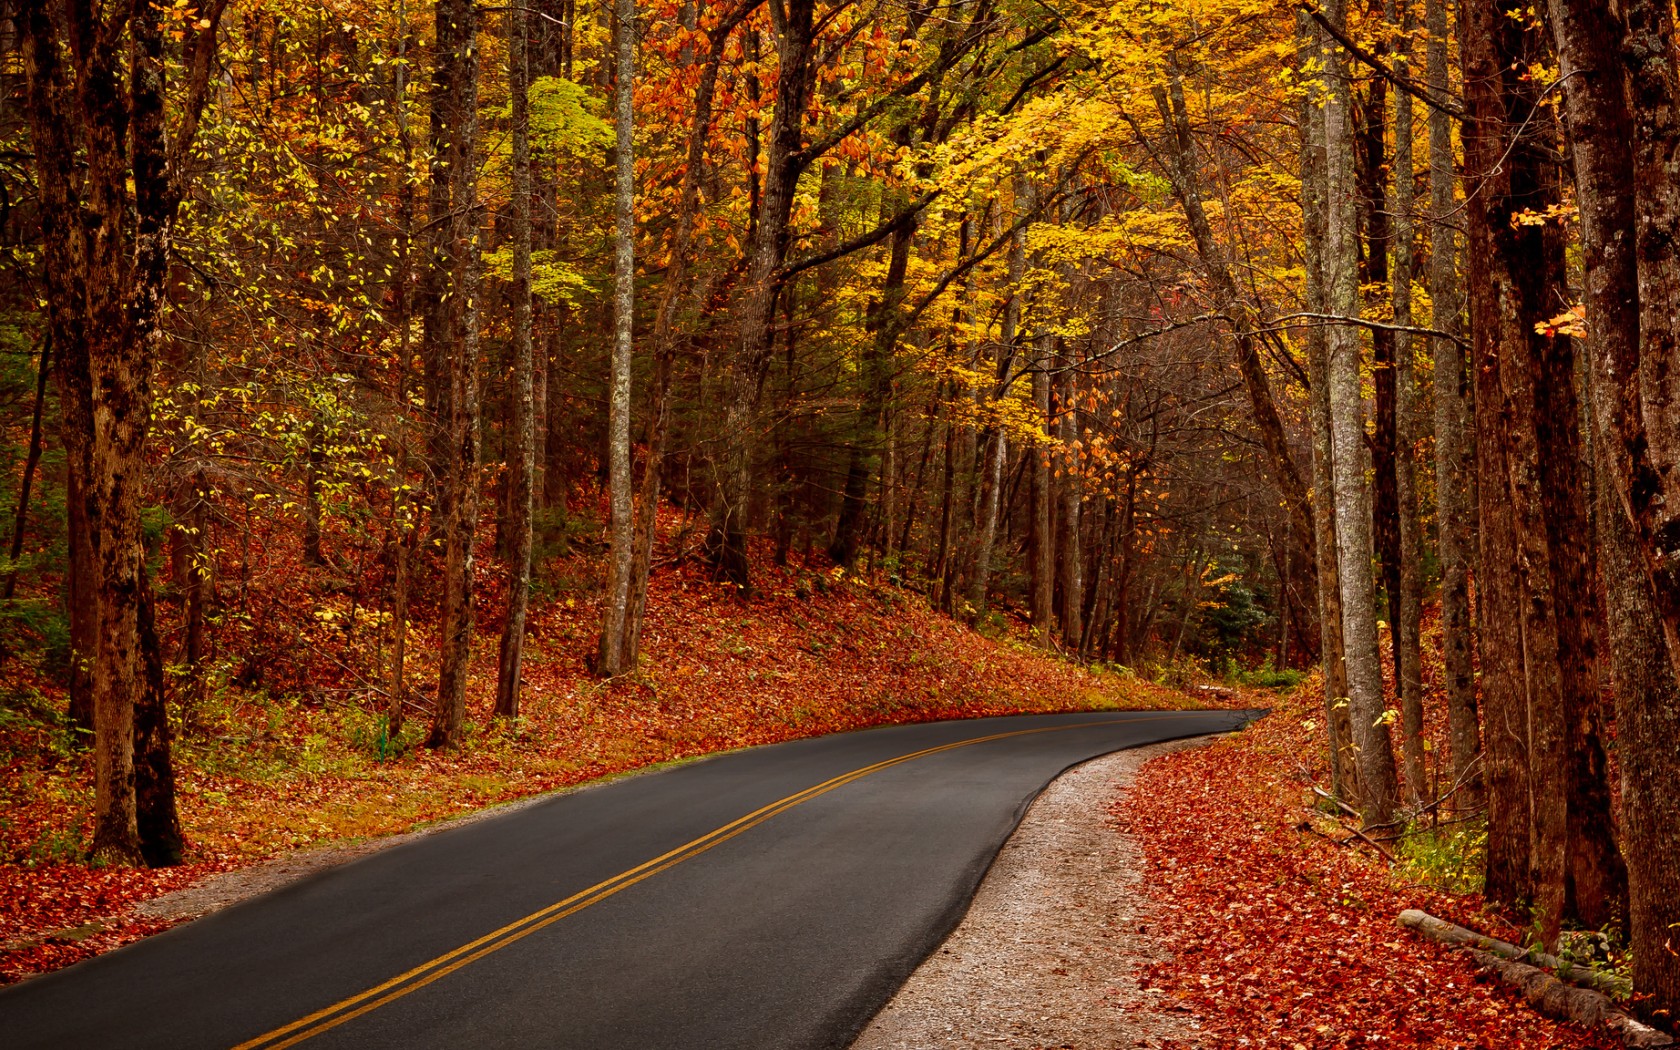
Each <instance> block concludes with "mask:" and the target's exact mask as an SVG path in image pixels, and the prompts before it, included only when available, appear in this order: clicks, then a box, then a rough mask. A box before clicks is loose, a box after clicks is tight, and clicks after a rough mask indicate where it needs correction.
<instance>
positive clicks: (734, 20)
mask: <svg viewBox="0 0 1680 1050" xmlns="http://www.w3.org/2000/svg"><path fill="white" fill-rule="evenodd" d="M756 6H757V5H756V3H754V0H742V3H741V4H740V5H739V6H738V7H737V8H735V10H734V11H733V12H731V14H730V15H729V16H728V17H727V18H725V19H724V20H723V21H722V22H720V23H719V24H718V26H717V27H716V28H715V29H713V30H712V31H711V34H710V49H709V50H708V52H707V54H706V60H705V66H704V67H703V68H702V69H701V72H700V84H699V86H698V87H697V88H696V90H695V95H694V121H693V124H692V125H691V126H690V128H689V134H688V163H687V164H686V165H684V167H683V177H682V184H681V186H680V187H679V189H678V194H677V214H676V228H675V231H674V233H673V234H672V238H671V261H670V265H669V267H668V269H667V271H666V275H665V283H664V285H663V287H662V289H661V291H660V296H659V306H658V308H657V310H656V312H655V314H654V321H653V384H652V386H653V389H652V392H651V393H652V403H651V405H650V408H649V412H648V439H647V463H646V465H645V466H644V467H643V470H642V486H641V493H640V496H639V499H638V502H637V511H636V523H635V528H636V534H635V551H634V553H633V555H632V557H631V561H630V587H629V604H628V607H627V609H626V610H625V615H624V644H623V659H624V660H625V662H626V663H627V664H628V665H629V666H632V667H633V666H635V664H636V661H637V660H638V659H639V657H640V654H641V648H642V622H643V620H644V619H645V618H646V616H647V597H648V579H649V577H650V575H651V574H652V569H653V541H654V538H655V535H656V534H657V532H658V522H659V499H660V495H659V491H660V485H661V483H662V479H663V474H664V466H665V439H666V434H667V433H668V431H669V429H670V416H671V404H670V402H671V383H672V379H673V371H674V368H675V358H676V331H677V313H678V311H679V310H681V309H682V306H683V303H684V302H685V301H686V300H685V298H684V297H685V296H692V295H693V294H694V293H693V292H692V291H691V290H690V289H689V288H688V287H687V283H688V282H687V280H686V278H687V275H688V265H689V259H688V256H689V253H690V248H691V245H692V243H693V239H694V218H695V215H696V213H697V212H698V210H699V201H700V176H701V171H702V169H703V167H704V162H705V159H706V142H707V140H708V137H709V133H710V130H711V124H712V104H713V99H714V98H715V97H716V90H717V78H718V68H719V65H720V64H721V62H722V59H723V49H724V45H725V44H726V43H727V42H728V40H729V35H730V34H731V33H732V32H734V30H735V28H736V27H737V26H739V25H740V24H741V21H742V20H743V19H744V18H745V17H746V16H747V14H748V13H749V12H751V11H752V10H753V9H754V8H755V7H756Z"/></svg>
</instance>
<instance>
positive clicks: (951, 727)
mask: <svg viewBox="0 0 1680 1050" xmlns="http://www.w3.org/2000/svg"><path fill="white" fill-rule="evenodd" d="M1256 714H1257V712H1233V711H1206V712H1104V713H1094V714H1093V713H1083V714H1065V715H1031V716H1020V717H1014V718H989V719H978V720H973V721H963V722H939V723H932V724H927V725H916V726H895V727H891V728H886V729H876V730H869V731H866V732H857V733H843V734H838V735H835V736H828V737H820V738H817V739H812V740H802V741H795V742H792V743H787V744H778V745H774V746H769V747H761V748H754V749H751V750H747V751H740V752H734V753H731V754H726V755H720V756H716V757H714V758H709V759H706V760H704V761H699V762H693V763H689V764H687V765H682V766H678V767H675V768H671V769H667V770H664V771H662V772H657V773H651V774H648V775H644V776H638V777H631V778H626V779H623V780H619V781H615V782H613V783H610V784H606V785H602V786H600V787H596V788H590V789H586V790H582V791H575V792H571V793H567V794H561V795H556V796H554V797H552V798H550V799H547V800H544V801H542V802H539V803H537V804H535V805H531V806H528V807H524V808H521V809H518V810H515V811H513V812H510V813H508V814H506V815H504V816H499V817H493V818H490V819H486V820H482V821H477V822H474V823H470V824H466V825H463V826H461V827H459V828H455V829H451V830H448V831H443V832H440V833H438V834H435V835H429V836H424V837H421V838H419V839H416V840H413V841H410V842H407V843H405V844H403V845H400V846H396V847H393V848H391V849H388V850H384V851H381V852H379V853H376V854H373V855H371V856H369V857H366V858H364V859H362V860H359V861H355V862H353V863H350V864H346V865H343V866H341V867H337V868H333V869H330V870H327V871H323V872H321V873H318V874H316V875H314V876H311V877H309V878H306V879H304V880H301V881H300V882H297V883H294V884H292V885H290V886H288V887H286V888H284V889H281V890H279V891H277V892H275V893H272V894H269V895H266V896H264V897H260V898H257V899H255V900H252V901H249V902H246V903H244V904H241V905H237V906H235V907H232V908H229V909H227V910H226V911H222V912H218V913H216V914H214V915H210V916H207V917H205V918H203V919H200V920H198V921H196V922H192V923H188V924H186V925H183V926H180V927H177V928H175V929H173V930H169V931H167V932H165V933H162V934H159V935H157V936H155V937H151V938H148V939H146V940H144V941H141V942H139V943H137V944H134V945H131V946H130V947H128V948H125V949H122V950H120V951H116V952H112V953H110V954H109V955H105V956H101V957H99V958H97V959H93V960H90V961H88V962H86V963H82V964H80V965H77V966H74V967H71V968H69V969H66V970H62V971H60V972H58V973H54V974H49V975H46V976H44V977H40V978H36V979H34V980H32V981H27V982H25V983H23V984H21V985H17V986H14V987H12V988H8V989H3V990H0V1048H4V1050H23V1048H34V1047H41V1048H49V1047H50V1048H53V1050H64V1048H80V1047H89V1048H94V1047H98V1048H130V1047H132V1048H150V1047H156V1048H160V1050H163V1048H167V1050H187V1048H193V1047H214V1048H219V1050H228V1048H239V1050H280V1048H283V1047H289V1046H297V1045H305V1046H307V1047H309V1048H310V1050H329V1048H376V1047H393V1048H398V1047H400V1048H404V1050H418V1048H428V1047H438V1048H450V1050H465V1048H476V1047H484V1048H491V1047H494V1048H503V1050H505V1048H521V1047H545V1048H564V1050H617V1048H624V1050H632V1048H633V1050H718V1048H743V1050H745V1048H761V1050H793V1048H804V1047H811V1048H817V1047H844V1046H846V1045H847V1044H849V1043H850V1042H851V1040H852V1038H853V1037H854V1036H855V1035H856V1034H857V1032H858V1031H860V1030H861V1028H862V1027H863V1025H864V1024H865V1023H866V1022H867V1021H868V1020H869V1018H870V1017H871V1016H872V1015H873V1014H874V1013H875V1011H876V1010H878V1009H879V1008H880V1007H881V1006H882V1005H883V1004H884V1003H885V1002H886V1001H887V999H889V998H890V997H891V995H892V993H893V992H894V991H895V990H896V989H897V988H898V986H899V985H900V984H901V983H902V982H903V980H904V979H905V978H906V977H907V976H908V975H909V974H910V972H911V971H912V970H913V969H914V968H915V967H916V965H917V964H918V963H919V962H920V961H921V960H922V959H923V958H924V957H925V956H926V955H927V954H928V953H929V952H930V951H932V950H933V948H935V947H936V946H937V945H938V944H939V942H940V941H941V940H942V939H943V938H944V936H945V935H946V934H947V933H949V932H950V930H951V929H952V928H953V927H954V926H955V925H956V923H957V921H958V920H959V919H960V918H961V916H962V913H963V911H964V910H965V909H966V907H967V905H968V901H969V899H970V897H971V896H972V894H973V891H974V889H975V887H976V886H977V885H978V884H979V882H980V879H981V877H982V876H983V875H984V874H985V871H986V868H987V867H988V866H989V865H990V863H991V861H992V858H993V857H994V856H995V855H996V853H997V851H998V849H999V848H1000V847H1001V846H1002V844H1003V842H1004V840H1005V839H1006V838H1007V837H1008V835H1009V833H1010V831H1011V830H1013V828H1014V827H1015V824H1016V823H1017V822H1018V821H1019V820H1020V817H1021V815H1022V814H1023V813H1024V812H1025V810H1026V807H1027V806H1028V804H1030V802H1031V801H1032V799H1033V798H1034V797H1035V796H1036V795H1037V793H1038V792H1039V791H1040V790H1042V789H1043V787H1044V786H1045V785H1046V784H1047V783H1049V782H1050V781H1051V780H1052V779H1054V778H1055V777H1056V776H1057V775H1058V774H1059V773H1061V772H1062V771H1063V770H1065V769H1067V768H1068V767H1069V766H1072V765H1075V764H1077V763H1079V762H1082V761H1085V760H1087V759H1090V758H1093V757H1095V756H1097V755H1101V754H1106V753H1108V752H1110V751H1115V750H1119V749H1121V748H1126V747H1134V746H1137V745H1140V744H1147V743H1153V742H1156V741H1160V740H1168V739H1173V738H1176V737H1184V736H1192V735H1198V734H1203V733H1211V732H1221V731H1226V730H1231V729H1235V728H1238V727H1240V726H1241V725H1242V724H1244V723H1245V722H1246V721H1248V720H1249V719H1251V718H1252V717H1254V716H1255V715H1256Z"/></svg>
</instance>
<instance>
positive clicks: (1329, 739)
mask: <svg viewBox="0 0 1680 1050" xmlns="http://www.w3.org/2000/svg"><path fill="white" fill-rule="evenodd" d="M1295 26H1296V28H1295V33H1296V46H1297V54H1298V55H1299V63H1300V65H1301V67H1302V68H1307V69H1311V68H1318V67H1319V66H1320V65H1321V64H1322V62H1323V61H1324V56H1325V48H1324V44H1323V34H1322V31H1321V30H1320V29H1319V27H1318V24H1317V23H1316V22H1314V21H1313V20H1312V18H1311V16H1309V15H1308V14H1307V13H1306V12H1305V11H1301V12H1299V13H1298V14H1297V15H1296V23H1295ZM1299 119H1300V122H1301V225H1302V232H1303V234H1304V239H1305V241H1306V244H1305V249H1304V252H1303V255H1304V261H1305V263H1306V276H1307V281H1306V299H1307V309H1308V310H1309V311H1310V312H1312V313H1316V314H1327V313H1329V307H1328V305H1327V301H1326V295H1325V287H1324V262H1325V252H1326V250H1327V248H1328V240H1327V235H1326V230H1325V224H1326V222H1327V221H1328V215H1327V207H1328V201H1327V199H1326V198H1327V193H1328V186H1327V184H1326V178H1327V175H1328V172H1327V169H1326V166H1325V164H1326V161H1325V150H1324V109H1323V107H1322V106H1320V105H1319V103H1318V100H1317V99H1315V98H1313V97H1311V96H1309V95H1306V94H1305V93H1303V98H1302V102H1301V109H1300V117H1299ZM1305 340H1306V345H1307V378H1308V383H1309V386H1310V389H1309V390H1308V406H1307V412H1308V420H1309V423H1310V428H1311V435H1312V477H1313V501H1312V515H1313V537H1314V545H1313V561H1314V563H1315V568H1316V569H1317V572H1316V573H1315V576H1316V578H1317V591H1318V608H1319V620H1318V622H1319V658H1320V666H1321V667H1322V668H1323V672H1322V673H1323V680H1324V725H1325V738H1326V745H1327V747H1328V750H1329V757H1330V762H1329V765H1330V786H1331V789H1332V791H1334V792H1335V794H1336V796H1337V797H1338V798H1354V797H1357V795H1358V771H1357V768H1356V766H1355V764H1354V750H1353V719H1352V718H1351V717H1349V715H1348V705H1347V703H1346V697H1347V695H1348V690H1347V664H1346V661H1345V658H1344V652H1343V636H1342V591H1341V574H1340V573H1339V572H1338V571H1337V565H1336V502H1335V499H1334V497H1333V492H1334V488H1335V485H1334V480H1333V477H1334V458H1335V457H1334V455H1333V453H1332V448H1331V441H1330V384H1329V369H1330V351H1329V343H1328V341H1327V339H1326V335H1325V329H1323V328H1321V327H1318V326H1316V325H1315V326H1313V327H1310V328H1308V329H1307V330H1306V334H1305ZM1122 611H1124V610H1122Z"/></svg>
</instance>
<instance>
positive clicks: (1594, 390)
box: [1548, 0, 1680, 1021]
mask: <svg viewBox="0 0 1680 1050" xmlns="http://www.w3.org/2000/svg"><path fill="white" fill-rule="evenodd" d="M1548 13H1549V15H1550V18H1549V22H1550V25H1551V29H1552V35H1553V39H1554V41H1555V42H1556V46H1557V54H1558V59H1559V65H1560V72H1561V73H1562V74H1563V79H1562V84H1563V86H1564V95H1565V117H1566V124H1567V127H1568V131H1569V137H1570V145H1571V149H1570V157H1571V159H1572V160H1573V163H1574V173H1575V185H1576V198H1577V201H1578V202H1579V207H1580V217H1581V250H1582V264H1583V270H1584V273H1585V277H1586V281H1585V289H1584V290H1585V306H1586V320H1587V345H1588V350H1589V360H1590V367H1589V369H1588V372H1589V375H1590V376H1591V396H1590V398H1589V401H1590V404H1591V407H1592V412H1591V415H1592V419H1593V430H1594V434H1593V437H1594V440H1593V442H1592V444H1593V447H1594V449H1595V451H1596V454H1597V460H1598V484H1597V513H1596V515H1595V525H1596V528H1597V534H1598V542H1599V551H1600V556H1601V562H1600V575H1601V578H1602V580H1603V585H1604V593H1605V607H1606V608H1605V612H1606V618H1607V621H1608V632H1607V634H1608V641H1609V648H1610V671H1611V679H1612V681H1613V683H1614V686H1615V692H1616V698H1617V704H1616V728H1617V742H1618V745H1619V746H1618V751H1619V757H1620V766H1621V784H1622V807H1621V814H1622V822H1621V832H1622V856H1623V857H1624V858H1625V859H1626V862H1627V879H1628V904H1629V909H1628V910H1629V920H1630V921H1629V938H1630V941H1631V942H1632V948H1633V971H1634V972H1633V979H1634V980H1633V983H1634V991H1635V993H1636V995H1637V996H1639V997H1640V999H1641V1001H1642V1002H1643V1003H1644V1005H1645V1008H1646V1009H1647V1010H1649V1011H1650V1012H1651V1013H1652V1015H1653V1016H1655V1017H1657V1018H1659V1019H1667V1020H1670V1021H1672V1019H1673V1018H1674V1017H1675V1016H1680V955H1677V954H1676V953H1675V952H1674V951H1673V950H1672V947H1673V941H1672V931H1674V930H1675V929H1676V928H1677V926H1680V800H1677V797H1676V794H1675V792H1674V790H1673V785H1674V784H1675V783H1676V782H1677V781H1680V752H1677V749H1676V747H1675V740H1676V739H1680V686H1677V685H1676V677H1675V669H1674V667H1673V666H1672V665H1671V664H1670V663H1669V662H1668V660H1667V659H1665V655H1666V654H1665V649H1666V646H1665V645H1664V639H1663V632H1662V627H1661V617H1660V613H1659V612H1658V610H1657V607H1656V606H1657V602H1656V595H1655V593H1654V588H1653V584H1654V581H1653V580H1652V578H1651V576H1650V575H1649V574H1648V573H1647V572H1646V571H1643V570H1644V566H1643V564H1642V562H1643V557H1642V552H1641V551H1640V549H1639V544H1638V542H1637V540H1636V538H1635V533H1634V526H1633V522H1632V520H1631V518H1630V515H1629V513H1628V512H1629V509H1630V508H1629V505H1628V504H1627V503H1624V501H1623V496H1622V491H1621V485H1622V484H1624V483H1625V480H1626V475H1625V474H1624V473H1620V472H1619V471H1620V470H1625V469H1626V467H1625V463H1626V461H1625V460H1624V462H1623V464H1622V465H1620V466H1619V465H1618V463H1617V462H1616V461H1617V460H1618V458H1621V456H1622V455H1623V453H1625V452H1626V446H1621V449H1620V451H1618V443H1619V442H1620V441H1622V440H1624V438H1625V435H1626V429H1625V428H1626V426H1627V420H1626V418H1625V415H1624V413H1627V411H1628V407H1627V406H1629V405H1630V404H1633V403H1637V392H1636V391H1630V390H1629V389H1627V387H1628V385H1631V384H1630V383H1629V381H1630V380H1632V379H1634V378H1635V377H1637V375H1638V364H1639V363H1640V362H1639V356H1640V349H1641V338H1642V332H1641V327H1642V324H1643V323H1644V321H1645V318H1644V317H1642V316H1641V308H1642V305H1643V304H1642V300H1641V299H1640V298H1639V295H1638V292H1639V282H1640V276H1639V267H1640V262H1641V258H1642V255H1641V253H1640V252H1639V250H1638V249H1639V245H1640V240H1641V238H1640V237H1639V235H1638V233H1637V221H1638V215H1639V212H1638V209H1637V207H1636V197H1637V195H1638V193H1639V187H1638V184H1637V183H1636V175H1635V168H1634V157H1635V155H1636V154H1637V151H1635V153H1630V151H1629V150H1628V143H1629V142H1631V141H1634V136H1635V134H1636V132H1635V117H1634V114H1633V111H1632V104H1633V103H1632V98H1633V95H1632V93H1631V92H1630V91H1629V90H1628V89H1629V87H1630V86H1631V85H1633V84H1635V83H1637V82H1638V81H1637V77H1638V76H1640V75H1642V74H1643V75H1649V73H1648V72H1647V71H1643V70H1636V71H1635V74H1634V76H1633V77H1628V76H1624V73H1623V67H1622V62H1623V56H1622V55H1621V54H1619V53H1618V49H1617V47H1616V42H1617V41H1619V40H1621V39H1622V38H1623V36H1624V34H1625V31H1626V27H1625V26H1624V25H1623V24H1621V23H1620V21H1619V19H1618V18H1617V16H1616V14H1615V13H1614V11H1613V10H1612V9H1610V8H1607V7H1604V6H1601V5H1597V4H1588V3H1580V2H1577V0H1553V2H1552V3H1551V4H1550V5H1549V10H1548ZM1638 14H1640V15H1641V16H1643V18H1645V19H1647V21H1645V22H1644V23H1643V26H1644V28H1645V29H1646V30H1647V32H1648V33H1649V34H1652V35H1648V36H1647V37H1645V40H1644V43H1643V47H1644V49H1645V51H1646V54H1647V55H1649V54H1651V53H1653V52H1654V53H1655V55H1656V56H1664V55H1665V49H1664V46H1663V43H1662V42H1663V40H1664V37H1663V35H1662V34H1663V30H1664V28H1665V22H1666V19H1665V15H1666V12H1664V11H1655V10H1652V9H1651V8H1641V9H1639V11H1638ZM1668 39H1669V42H1668V44H1667V46H1666V57H1667V61H1668V62H1670V63H1671V62H1672V60H1673V51H1672V47H1673V45H1672V38H1671V37H1670V38H1668ZM1636 53H1637V52H1636ZM1660 68H1661V65H1660V63H1659V66H1658V69H1659V70H1660ZM1668 98H1669V99H1671V100H1672V98H1673V94H1672V91H1671V92H1670V93H1669V95H1668ZM1646 119H1649V118H1646ZM1647 126H1648V125H1647ZM1647 133H1648V132H1647ZM1664 323H1665V324H1666V322H1664ZM1630 366H1631V367H1630ZM1630 395H1631V396H1630ZM1629 458H1631V457H1629Z"/></svg>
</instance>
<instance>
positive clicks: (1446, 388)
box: [1424, 0, 1482, 812]
mask: <svg viewBox="0 0 1680 1050" xmlns="http://www.w3.org/2000/svg"><path fill="white" fill-rule="evenodd" d="M1425 5H1426V6H1425V14H1424V18H1425V22H1426V25H1427V28H1428V32H1429V43H1428V50H1427V55H1426V62H1427V70H1426V75H1427V77H1428V80H1429V89H1430V91H1431V93H1432V94H1434V95H1435V96H1436V97H1437V98H1445V97H1446V96H1447V93H1448V88H1449V74H1448V69H1447V37H1448V32H1449V31H1448V24H1447V22H1448V20H1447V0H1425ZM1453 166H1454V160H1453V143H1452V118H1451V117H1450V116H1449V115H1448V114H1446V113H1443V112H1441V111H1440V110H1439V109H1435V108H1431V109H1430V111H1429V212H1430V216H1431V219H1432V225H1431V228H1430V233H1429V238H1430V243H1429V301H1430V311H1431V312H1430V325H1431V326H1432V327H1433V328H1434V329H1435V330H1436V331H1438V332H1443V333H1446V335H1444V336H1435V337H1434V339H1433V343H1434V364H1433V369H1434V370H1433V379H1434V386H1435V521H1436V552H1437V554H1438V556H1439V558H1440V562H1441V649H1442V661H1443V678H1444V683H1443V684H1444V688H1445V690H1446V700H1447V736H1448V743H1449V746H1450V749H1451V752H1452V776H1453V784H1454V785H1455V786H1456V787H1457V788H1458V795H1457V800H1456V802H1455V803H1454V809H1455V811H1458V812H1473V811H1475V810H1477V809H1479V808H1480V806H1481V781H1482V776H1481V772H1480V769H1479V768H1478V765H1477V759H1478V757H1479V756H1480V754H1481V750H1482V745H1481V722H1480V717H1479V715H1478V713H1477V710H1476V682H1475V677H1474V674H1473V672H1472V659H1471V650H1472V647H1473V643H1474V639H1473V638H1472V635H1471V629H1470V571H1469V570H1470V557H1471V546H1472V542H1473V541H1472V538H1471V527H1470V513H1471V508H1470V480H1471V477H1472V471H1473V470H1474V465H1473V463H1472V462H1471V459H1470V449H1469V445H1468V442H1467V441H1466V432H1467V420H1468V419H1469V416H1470V409H1469V391H1470V382H1469V373H1468V372H1467V371H1466V370H1465V368H1464V351H1463V348H1461V347H1460V346H1459V344H1458V343H1457V342H1455V341H1454V340H1453V339H1452V338H1449V337H1450V336H1455V335H1457V334H1458V333H1459V331H1460V330H1461V327H1462V326H1461V324H1460V316H1461V314H1462V313H1463V297H1462V294H1461V288H1462V286H1461V284H1460V278H1459V273H1458V232H1457V230H1456V229H1455V226H1454V222H1455V218H1456V214H1457V208H1458V205H1457V203H1456V201H1455V199H1454V197H1455V192H1454V188H1455V185H1456V181H1457V180H1456V176H1455V173H1454V170H1453Z"/></svg>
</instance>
